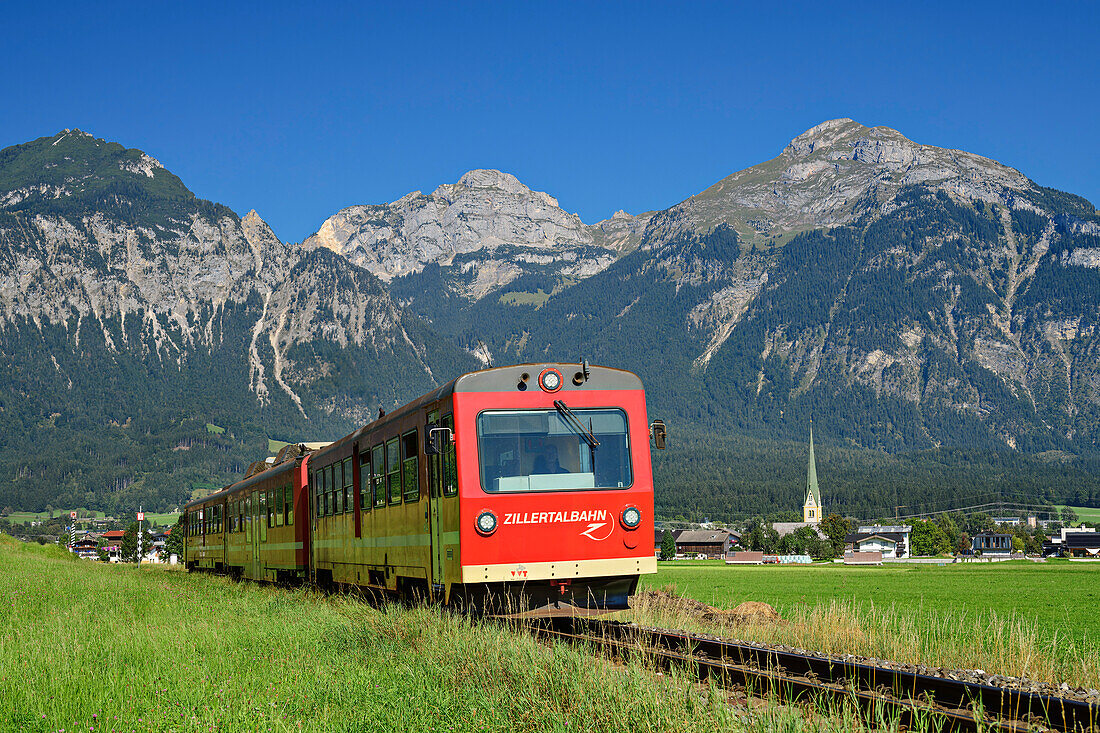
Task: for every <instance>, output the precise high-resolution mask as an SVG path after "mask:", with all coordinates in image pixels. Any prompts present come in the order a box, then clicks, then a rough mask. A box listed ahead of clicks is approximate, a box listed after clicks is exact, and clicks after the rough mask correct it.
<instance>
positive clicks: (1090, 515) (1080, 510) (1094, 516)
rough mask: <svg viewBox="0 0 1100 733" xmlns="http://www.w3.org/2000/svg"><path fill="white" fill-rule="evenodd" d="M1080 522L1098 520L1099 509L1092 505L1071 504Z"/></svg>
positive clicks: (1099, 518)
mask: <svg viewBox="0 0 1100 733" xmlns="http://www.w3.org/2000/svg"><path fill="white" fill-rule="evenodd" d="M1070 509H1072V510H1073V511H1075V512H1076V513H1077V517H1078V518H1079V519H1080V520H1081V521H1082V522H1100V509H1098V508H1096V507H1092V506H1071V507H1070Z"/></svg>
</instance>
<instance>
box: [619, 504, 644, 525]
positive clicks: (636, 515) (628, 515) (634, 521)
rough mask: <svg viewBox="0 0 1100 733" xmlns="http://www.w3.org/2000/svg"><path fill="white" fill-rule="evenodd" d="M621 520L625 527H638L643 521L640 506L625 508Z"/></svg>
mask: <svg viewBox="0 0 1100 733" xmlns="http://www.w3.org/2000/svg"><path fill="white" fill-rule="evenodd" d="M619 521H620V522H622V524H623V527H624V528H625V529H638V525H639V524H641V523H642V513H641V512H640V511H639V510H638V507H635V506H628V507H627V508H626V509H623V513H622V516H620V517H619Z"/></svg>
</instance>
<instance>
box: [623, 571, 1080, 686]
mask: <svg viewBox="0 0 1100 733" xmlns="http://www.w3.org/2000/svg"><path fill="white" fill-rule="evenodd" d="M643 587H645V588H662V587H664V588H668V587H671V588H673V589H674V590H675V592H676V593H678V594H680V595H683V596H686V597H688V598H693V599H695V600H698V601H701V602H703V603H707V604H709V605H712V606H716V607H718V608H725V609H729V608H733V607H735V606H737V605H738V604H739V603H741V602H743V601H761V602H764V603H768V604H770V605H772V606H774V607H775V609H776V610H777V611H778V612H779V613H780V615H781V616H782V617H783V618H784V619H785V620H786V623H784V624H755V625H754V624H750V625H747V626H741V627H738V628H736V629H734V630H732V633H733V634H735V635H737V636H739V637H740V638H743V639H747V640H755V641H761V642H771V643H785V644H791V645H793V646H800V647H804V648H807V649H816V650H820V651H828V652H836V653H843V652H848V653H853V654H863V655H867V656H876V657H880V658H885V659H892V660H896V661H900V662H914V663H918V662H919V663H923V664H931V665H939V666H949V667H954V668H964V669H974V668H979V669H984V670H985V671H987V672H991V673H998V674H1008V675H1015V676H1026V677H1032V678H1035V679H1040V680H1043V681H1047V682H1054V683H1061V682H1063V681H1065V682H1069V683H1070V684H1075V685H1081V686H1085V687H1090V688H1097V687H1100V614H1097V612H1096V611H1097V608H1098V607H1100V565H1096V564H1086V563H1070V562H1066V561H1052V562H1048V563H1042V564H1037V563H1032V562H1029V561H1020V562H1003V563H959V564H950V563H948V564H946V565H943V566H939V565H900V564H898V565H884V566H876V567H845V566H843V565H839V564H832V563H830V564H824V565H812V566H808V567H807V566H802V567H794V566H783V567H780V566H728V565H725V564H724V563H722V562H721V561H699V562H691V561H675V562H665V563H660V564H659V566H658V573H657V575H656V576H650V577H648V578H646V579H645V581H644V583H643ZM638 612H639V613H641V614H642V615H643V616H644V615H645V614H647V613H648V614H650V615H651V616H656V617H658V618H652V619H650V620H651V621H652V622H653V623H662V624H665V625H667V624H668V623H674V622H675V619H669V618H659V617H660V616H662V615H667V614H666V613H665V612H664V611H663V610H661V609H657V608H653V609H645V608H641V609H639V610H638ZM640 620H641V619H640ZM685 623H686V624H687V625H690V624H691V623H692V622H690V621H686V622H685ZM694 623H695V624H696V625H697V626H699V627H700V628H706V627H707V626H708V625H707V624H706V623H700V622H698V621H697V620H696V621H695V622H694ZM708 630H709V629H708ZM726 633H727V635H729V634H730V633H731V632H730V630H728V629H727V630H726Z"/></svg>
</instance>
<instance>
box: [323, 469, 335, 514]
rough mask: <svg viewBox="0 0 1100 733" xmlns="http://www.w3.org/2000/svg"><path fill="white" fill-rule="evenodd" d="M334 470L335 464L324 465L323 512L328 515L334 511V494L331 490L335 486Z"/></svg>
mask: <svg viewBox="0 0 1100 733" xmlns="http://www.w3.org/2000/svg"><path fill="white" fill-rule="evenodd" d="M335 470H336V468H335V466H332V465H328V466H325V494H326V495H327V496H326V498H325V514H327V515H329V516H332V515H333V514H335V513H336V494H335V492H334V491H333V490H334V489H335V488H336V480H335V476H336V474H335Z"/></svg>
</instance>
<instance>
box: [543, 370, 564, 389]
mask: <svg viewBox="0 0 1100 733" xmlns="http://www.w3.org/2000/svg"><path fill="white" fill-rule="evenodd" d="M561 383H562V378H561V372H559V371H558V370H557V369H554V368H553V367H551V368H550V369H543V370H542V374H540V375H539V386H540V387H542V391H543V392H557V391H558V390H559V389H561Z"/></svg>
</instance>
